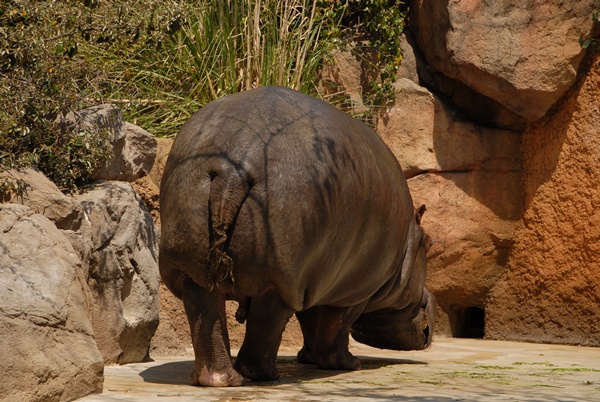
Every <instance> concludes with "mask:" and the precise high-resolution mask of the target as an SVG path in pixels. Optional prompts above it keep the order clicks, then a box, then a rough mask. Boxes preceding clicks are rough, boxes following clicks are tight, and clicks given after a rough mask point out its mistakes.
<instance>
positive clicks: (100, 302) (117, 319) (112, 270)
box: [76, 182, 159, 363]
mask: <svg viewBox="0 0 600 402" xmlns="http://www.w3.org/2000/svg"><path fill="white" fill-rule="evenodd" d="M76 199H77V201H79V202H80V203H81V205H82V206H83V208H84V211H85V213H86V216H87V219H88V220H89V222H90V226H91V242H92V251H91V257H90V263H89V269H90V271H89V279H88V284H89V286H90V289H91V292H92V295H93V305H92V323H93V326H94V333H95V336H96V341H97V343H98V347H99V349H100V351H101V352H102V355H103V357H104V360H105V362H107V363H114V362H118V363H128V362H135V361H141V360H144V359H145V358H147V355H148V350H149V347H150V339H151V338H152V335H153V334H154V331H155V329H156V326H157V325H158V316H159V295H158V289H159V274H158V263H157V261H158V255H157V253H158V248H157V240H156V236H155V234H154V224H153V221H152V217H151V216H150V213H149V212H148V210H147V209H146V208H145V207H144V206H143V203H142V202H141V199H140V198H139V197H138V196H137V194H136V193H135V191H134V190H133V188H132V187H131V184H129V183H123V182H101V183H99V184H96V185H94V186H92V187H90V188H88V189H86V191H85V192H83V193H82V194H79V195H77V196H76Z"/></svg>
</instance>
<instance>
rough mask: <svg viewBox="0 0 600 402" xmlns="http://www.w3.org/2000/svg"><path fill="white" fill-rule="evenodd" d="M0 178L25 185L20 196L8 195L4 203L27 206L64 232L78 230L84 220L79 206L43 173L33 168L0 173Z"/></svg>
mask: <svg viewBox="0 0 600 402" xmlns="http://www.w3.org/2000/svg"><path fill="white" fill-rule="evenodd" d="M0 177H12V178H14V179H17V180H23V181H24V182H25V183H26V191H25V193H24V194H23V195H22V196H17V195H15V194H8V196H9V198H7V199H6V200H5V202H16V203H19V204H23V205H27V206H28V207H29V208H31V209H32V210H33V211H35V212H37V213H39V214H42V215H44V216H45V217H46V218H48V219H50V220H51V221H52V222H54V224H55V225H56V227H58V228H59V229H65V230H78V229H79V228H80V227H81V222H82V220H83V219H84V215H83V209H82V208H81V205H79V203H78V202H77V201H75V200H74V199H73V198H71V197H69V196H67V195H65V194H63V193H62V192H61V191H60V190H59V189H58V187H57V186H56V185H55V184H54V183H53V182H52V181H50V180H49V179H48V178H47V177H46V176H44V174H43V173H41V172H40V171H39V170H37V169H34V168H29V169H25V170H22V171H19V170H15V169H11V170H8V171H5V172H0Z"/></svg>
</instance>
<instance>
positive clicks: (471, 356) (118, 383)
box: [80, 339, 600, 402]
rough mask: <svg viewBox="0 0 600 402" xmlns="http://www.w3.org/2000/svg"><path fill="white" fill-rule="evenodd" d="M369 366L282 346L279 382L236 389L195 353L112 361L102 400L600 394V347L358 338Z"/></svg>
mask: <svg viewBox="0 0 600 402" xmlns="http://www.w3.org/2000/svg"><path fill="white" fill-rule="evenodd" d="M351 351H352V353H353V354H355V355H356V356H358V357H360V359H361V362H362V370H360V371H354V372H341V371H326V370H319V369H317V368H316V367H314V366H310V365H302V364H297V363H295V353H294V352H293V351H291V350H282V351H280V353H279V358H278V363H277V364H278V368H279V373H280V376H281V378H280V380H279V381H277V382H267V383H252V382H250V381H248V382H246V383H245V384H244V386H242V387H237V388H203V387H193V386H191V385H189V378H190V373H191V372H192V368H193V359H192V357H191V356H184V357H158V358H155V361H154V362H150V363H139V364H129V365H125V366H109V367H106V368H105V371H104V374H105V380H104V392H103V393H102V394H100V395H93V396H88V397H85V398H82V399H80V401H82V402H96V401H146V400H156V401H161V402H170V401H177V402H180V401H197V400H202V401H220V402H226V401H261V400H277V401H282V400H283V401H336V400H372V401H422V402H429V401H442V402H444V401H540V402H541V401H586V402H588V401H600V348H588V347H577V346H563V345H541V344H530V343H514V342H499V341H484V340H474V339H436V340H435V341H434V345H433V346H432V347H431V348H430V349H429V350H426V351H418V352H395V351H387V350H379V349H373V348H369V347H366V346H363V345H360V344H358V343H352V345H351Z"/></svg>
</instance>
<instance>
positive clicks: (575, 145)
mask: <svg viewBox="0 0 600 402" xmlns="http://www.w3.org/2000/svg"><path fill="white" fill-rule="evenodd" d="M588 69H589V71H588ZM599 88H600V57H599V56H596V57H595V60H594V61H591V60H589V63H588V64H587V66H586V70H584V71H583V72H582V80H581V81H580V82H579V83H578V85H577V86H575V87H574V88H573V89H572V90H571V91H570V93H569V95H568V97H567V99H565V100H564V102H563V103H562V104H560V105H559V107H558V109H557V111H556V113H555V114H554V115H552V116H551V117H549V118H548V119H546V120H544V121H543V122H540V123H539V124H536V125H533V126H532V127H531V128H530V129H528V130H527V131H526V132H525V133H524V134H523V154H524V155H526V158H525V162H524V163H525V173H524V184H525V186H524V189H525V207H526V208H525V214H524V217H523V224H522V226H521V228H520V229H519V231H518V232H517V234H516V236H515V245H514V248H513V250H512V252H511V255H510V258H509V260H508V266H507V267H508V269H507V272H506V276H505V277H504V278H503V280H502V281H501V282H499V283H498V284H497V286H496V287H495V288H494V290H493V293H492V297H491V300H490V303H489V308H488V310H487V312H488V313H489V317H488V319H487V325H486V328H487V329H486V336H488V337H489V338H493V339H511V340H521V341H538V342H539V341H542V342H553V343H573V344H581V345H590V346H600V333H599V332H598V328H600V300H599V299H598V295H600V279H599V277H598V272H600V258H599V256H600V212H599V211H600V191H599V188H598V184H599V181H598V178H599V177H600V157H599V155H600V133H599V131H598V130H599V127H600V109H599V105H600V91H599Z"/></svg>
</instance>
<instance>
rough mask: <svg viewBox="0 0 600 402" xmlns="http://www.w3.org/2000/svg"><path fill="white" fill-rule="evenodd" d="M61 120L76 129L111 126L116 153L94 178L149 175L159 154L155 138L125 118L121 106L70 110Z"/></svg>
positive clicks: (105, 105) (124, 179) (130, 180)
mask: <svg viewBox="0 0 600 402" xmlns="http://www.w3.org/2000/svg"><path fill="white" fill-rule="evenodd" d="M59 121H60V122H61V123H62V124H70V125H72V126H73V127H72V129H73V130H86V129H88V130H90V129H91V130H94V129H98V128H101V129H108V130H109V131H110V135H111V143H112V147H113V153H114V156H113V158H112V159H111V160H110V162H109V164H108V165H107V166H104V167H101V168H99V169H98V170H97V171H96V172H94V175H93V178H95V179H104V180H121V181H127V182H132V181H134V180H136V179H139V178H140V177H143V176H145V175H147V174H148V173H149V172H150V170H151V169H152V164H153V163H154V158H155V155H156V138H155V137H154V136H153V135H151V134H149V133H148V132H146V131H145V130H143V129H142V128H140V127H138V126H135V125H133V124H131V123H127V122H125V121H124V120H123V113H122V112H121V109H119V108H117V107H114V106H112V105H110V104H101V105H98V106H93V107H89V108H86V109H83V110H80V111H77V112H69V113H67V114H66V115H65V116H64V117H62V118H60V119H59Z"/></svg>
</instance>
